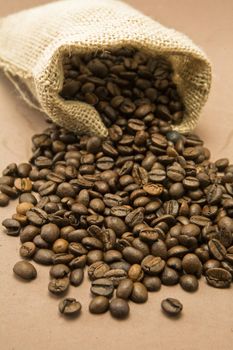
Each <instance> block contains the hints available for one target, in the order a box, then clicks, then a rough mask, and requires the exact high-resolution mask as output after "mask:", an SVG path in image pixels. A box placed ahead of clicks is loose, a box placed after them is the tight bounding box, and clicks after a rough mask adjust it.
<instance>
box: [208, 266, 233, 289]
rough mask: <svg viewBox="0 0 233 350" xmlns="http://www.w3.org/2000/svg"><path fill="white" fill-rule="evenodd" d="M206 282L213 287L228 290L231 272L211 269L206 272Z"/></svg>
mask: <svg viewBox="0 0 233 350" xmlns="http://www.w3.org/2000/svg"><path fill="white" fill-rule="evenodd" d="M206 280H207V282H208V284H209V285H211V286H212V287H215V288H228V287H230V284H231V281H232V276H231V274H230V272H229V271H226V270H224V269H222V268H210V269H208V270H207V271H206Z"/></svg>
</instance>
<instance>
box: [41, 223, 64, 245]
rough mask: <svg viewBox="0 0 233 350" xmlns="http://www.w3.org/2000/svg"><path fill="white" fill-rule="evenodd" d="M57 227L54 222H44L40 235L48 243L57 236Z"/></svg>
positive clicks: (58, 233) (53, 240)
mask: <svg viewBox="0 0 233 350" xmlns="http://www.w3.org/2000/svg"><path fill="white" fill-rule="evenodd" d="M59 235H60V232H59V228H58V226H57V225H55V224H52V223H50V224H46V225H43V226H42V227H41V237H42V238H43V239H44V240H45V241H46V242H48V243H53V242H55V241H56V240H57V239H58V238H59Z"/></svg>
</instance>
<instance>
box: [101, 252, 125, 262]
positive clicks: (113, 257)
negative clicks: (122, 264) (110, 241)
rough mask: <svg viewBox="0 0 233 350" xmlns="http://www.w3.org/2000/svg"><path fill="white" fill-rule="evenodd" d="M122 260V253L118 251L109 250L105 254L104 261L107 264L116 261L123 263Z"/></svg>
mask: <svg viewBox="0 0 233 350" xmlns="http://www.w3.org/2000/svg"><path fill="white" fill-rule="evenodd" d="M121 259H122V253H121V252H119V251H118V250H113V249H112V250H108V251H107V252H106V253H104V261H105V262H106V263H107V264H111V263H113V262H115V261H121Z"/></svg>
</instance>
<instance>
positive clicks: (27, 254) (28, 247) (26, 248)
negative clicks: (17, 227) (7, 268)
mask: <svg viewBox="0 0 233 350" xmlns="http://www.w3.org/2000/svg"><path fill="white" fill-rule="evenodd" d="M35 252H36V245H35V244H34V243H33V242H25V243H23V244H22V246H21V247H20V250H19V254H20V255H21V256H22V258H31V257H32V256H33V255H34V254H35Z"/></svg>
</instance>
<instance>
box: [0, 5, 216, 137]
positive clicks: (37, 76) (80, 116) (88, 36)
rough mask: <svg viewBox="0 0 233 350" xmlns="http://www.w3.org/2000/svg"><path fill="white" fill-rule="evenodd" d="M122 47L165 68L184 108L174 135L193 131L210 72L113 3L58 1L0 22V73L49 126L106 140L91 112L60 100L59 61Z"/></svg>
mask: <svg viewBox="0 0 233 350" xmlns="http://www.w3.org/2000/svg"><path fill="white" fill-rule="evenodd" d="M125 46H128V47H134V48H136V49H139V50H143V51H145V52H146V53H148V54H150V55H154V56H155V55H158V54H159V55H163V56H165V57H166V58H168V59H169V60H170V61H171V63H172V65H173V68H174V72H175V74H174V81H175V83H176V84H177V87H178V90H179V93H180V94H181V95H182V98H183V102H184V105H185V116H184V120H183V122H182V123H181V124H180V125H178V126H175V127H174V128H175V129H176V130H179V131H180V132H187V131H190V130H192V129H193V128H194V127H195V126H196V124H197V120H198V117H199V114H200V111H201V108H202V107H203V105H204V103H205V102H206V100H207V97H208V93H209V90H210V84H211V66H210V62H209V60H208V58H207V57H206V55H205V53H204V52H203V51H202V50H201V49H200V48H199V47H197V46H196V45H195V44H194V43H193V42H192V41H191V40H190V39H189V38H187V37H186V36H185V35H184V34H181V33H179V32H177V31H175V30H173V29H168V28H165V27H164V26H162V25H161V24H160V23H158V22H156V21H154V20H153V19H151V18H149V17H147V16H145V15H143V14H142V13H140V12H139V11H137V10H135V9H133V8H132V7H130V6H128V5H126V4H125V3H123V2H121V1H116V0H65V1H58V2H54V3H50V4H48V5H45V6H40V7H36V8H33V9H30V10H26V11H22V12H19V13H16V14H13V15H10V16H8V17H5V18H2V19H1V20H0V67H1V68H2V69H4V71H5V72H6V73H7V74H8V76H10V77H11V78H12V79H13V80H14V81H18V80H20V81H21V82H23V83H24V85H25V84H26V85H27V87H28V88H29V90H30V91H31V93H32V94H33V95H34V97H35V99H36V100H37V102H38V108H40V109H42V110H43V111H44V112H45V113H46V114H47V115H48V116H49V117H50V118H51V119H52V120H53V121H54V122H55V123H57V124H59V125H61V126H64V127H65V128H67V129H69V130H72V131H76V132H79V133H94V134H98V135H100V136H106V135H107V130H106V128H105V126H104V124H103V123H102V121H101V119H100V116H99V114H98V112H97V111H96V109H95V108H94V107H92V106H90V105H87V104H85V103H83V102H78V101H65V100H64V99H62V98H61V97H60V96H59V92H60V91H61V89H62V86H63V68H62V58H63V56H64V54H67V53H80V54H84V53H88V52H91V51H98V52H99V51H105V50H112V49H116V48H120V47H125ZM22 92H23V91H22ZM25 99H26V97H25ZM27 100H28V99H27ZM29 102H30V101H29Z"/></svg>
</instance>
